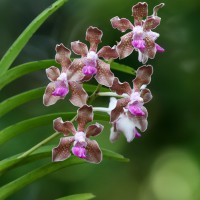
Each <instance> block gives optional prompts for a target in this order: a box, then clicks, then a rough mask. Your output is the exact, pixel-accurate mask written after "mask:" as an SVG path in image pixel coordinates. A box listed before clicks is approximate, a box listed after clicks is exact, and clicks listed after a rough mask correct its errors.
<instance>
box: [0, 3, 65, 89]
mask: <svg viewBox="0 0 200 200" xmlns="http://www.w3.org/2000/svg"><path fill="white" fill-rule="evenodd" d="M66 1H67V0H58V1H56V2H55V3H53V4H52V5H51V6H49V7H48V8H47V9H45V10H44V11H43V12H42V13H41V14H40V15H38V16H37V17H36V18H35V19H34V20H33V21H32V22H31V23H30V24H29V26H28V27H27V28H26V29H25V30H24V31H23V32H22V33H21V35H20V36H19V37H18V38H17V40H16V41H15V42H14V43H13V45H12V46H11V47H10V48H9V49H8V51H7V52H6V53H5V55H4V56H3V58H2V59H1V61H0V70H1V73H2V74H3V73H5V72H6V71H7V70H8V68H9V67H10V65H11V64H12V63H13V61H14V60H15V58H16V57H17V56H18V54H19V53H20V52H21V50H22V49H23V47H24V46H25V45H26V43H27V42H28V41H29V39H30V38H31V36H32V35H33V34H34V33H35V32H36V31H37V29H38V28H39V27H40V26H41V25H42V24H43V23H44V22H45V20H46V19H47V18H48V17H49V16H50V15H52V14H53V13H54V12H55V11H56V10H57V9H58V8H60V7H61V6H62V5H63V4H64V3H65V2H66ZM0 85H1V84H0Z"/></svg>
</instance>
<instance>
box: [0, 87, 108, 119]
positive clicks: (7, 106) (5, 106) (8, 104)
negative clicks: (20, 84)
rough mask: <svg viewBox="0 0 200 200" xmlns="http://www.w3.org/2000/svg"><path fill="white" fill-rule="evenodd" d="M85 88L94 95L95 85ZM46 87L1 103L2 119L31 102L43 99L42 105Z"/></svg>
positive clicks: (103, 90) (0, 113)
mask: <svg viewBox="0 0 200 200" xmlns="http://www.w3.org/2000/svg"><path fill="white" fill-rule="evenodd" d="M84 88H85V90H86V92H88V93H92V92H93V91H94V90H95V89H96V86H95V85H90V84H84ZM44 90H45V87H41V88H36V89H33V90H29V91H27V92H23V93H21V94H18V95H15V96H13V97H10V98H8V99H6V100H4V101H3V102H1V103H0V118H1V117H2V116H4V115H5V114H6V113H8V112H9V111H11V110H13V109H14V108H16V107H18V106H20V105H22V104H25V103H27V102H29V101H32V100H35V99H38V98H41V103H42V96H43V94H44ZM100 91H101V92H108V91H109V89H107V88H104V87H101V90H100Z"/></svg>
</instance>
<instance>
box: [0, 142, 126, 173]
mask: <svg viewBox="0 0 200 200" xmlns="http://www.w3.org/2000/svg"><path fill="white" fill-rule="evenodd" d="M53 147H55V145H47V146H43V147H40V148H39V149H37V150H36V151H34V152H33V153H31V154H29V155H28V156H26V157H25V158H20V156H21V155H23V153H20V154H17V155H14V156H12V157H10V158H6V159H4V160H2V161H0V175H1V174H3V173H5V171H6V170H8V169H10V168H11V167H12V169H14V168H15V167H20V166H23V165H26V164H28V163H31V162H35V161H38V160H41V159H44V158H49V159H50V160H51V150H52V148H53ZM102 151H103V155H104V157H106V158H109V159H111V160H115V161H119V162H128V161H129V159H127V158H125V157H124V156H122V155H120V154H118V153H115V152H113V151H110V150H107V149H102Z"/></svg>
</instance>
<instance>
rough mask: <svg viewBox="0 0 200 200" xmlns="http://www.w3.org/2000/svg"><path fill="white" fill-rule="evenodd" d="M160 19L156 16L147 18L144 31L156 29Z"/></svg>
mask: <svg viewBox="0 0 200 200" xmlns="http://www.w3.org/2000/svg"><path fill="white" fill-rule="evenodd" d="M160 20H161V18H160V17H157V16H150V17H148V18H147V20H146V21H145V22H144V30H146V31H150V30H152V29H154V28H156V27H157V26H158V25H159V24H160Z"/></svg>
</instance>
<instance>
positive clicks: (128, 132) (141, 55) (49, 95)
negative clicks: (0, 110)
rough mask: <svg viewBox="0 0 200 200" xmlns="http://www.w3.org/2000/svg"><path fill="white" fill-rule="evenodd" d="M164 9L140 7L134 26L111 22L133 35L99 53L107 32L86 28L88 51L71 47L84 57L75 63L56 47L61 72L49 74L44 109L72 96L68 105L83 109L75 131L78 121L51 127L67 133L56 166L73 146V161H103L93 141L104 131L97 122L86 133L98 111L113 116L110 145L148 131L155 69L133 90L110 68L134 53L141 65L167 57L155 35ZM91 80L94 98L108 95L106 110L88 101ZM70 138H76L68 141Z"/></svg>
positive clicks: (144, 70)
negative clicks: (94, 83)
mask: <svg viewBox="0 0 200 200" xmlns="http://www.w3.org/2000/svg"><path fill="white" fill-rule="evenodd" d="M163 6H164V4H163V3H161V4H159V5H157V6H155V7H154V9H153V14H152V15H151V16H148V5H147V3H145V2H143V3H141V2H140V3H137V4H136V5H134V6H133V7H132V16H133V17H134V25H133V24H132V23H131V22H130V21H129V20H128V19H126V18H121V19H120V18H119V17H114V18H112V19H111V24H112V27H113V28H116V29H118V30H120V31H121V32H125V31H126V30H128V29H131V32H128V33H126V34H125V35H123V36H122V37H121V41H120V42H118V43H117V45H115V46H113V47H110V46H104V47H102V48H101V49H100V50H99V51H97V48H98V44H99V43H101V38H102V36H103V32H102V31H101V30H100V29H98V28H97V27H92V26H90V27H89V28H88V29H87V31H86V38H85V39H86V41H88V42H89V43H90V47H89V48H88V47H87V45H86V44H84V43H82V42H80V41H75V42H72V43H71V49H72V51H73V52H74V53H75V54H77V55H80V56H81V57H80V58H75V59H74V60H73V61H72V60H71V59H70V56H71V51H70V50H69V49H68V48H66V47H65V46H64V45H63V44H59V45H56V56H55V60H56V62H57V63H59V64H60V65H61V71H60V70H59V69H58V68H57V67H54V66H52V67H50V68H48V69H46V74H47V77H48V79H49V80H50V81H51V82H50V83H49V84H48V86H47V88H46V90H45V93H44V96H43V102H44V105H46V106H50V105H53V104H55V103H56V102H57V101H58V100H59V99H64V98H65V96H66V95H67V94H68V93H69V91H71V97H70V99H69V100H70V102H71V103H72V104H73V105H74V106H77V107H79V109H78V111H77V116H76V118H75V120H76V122H77V124H78V125H77V130H76V129H75V127H74V125H73V123H72V122H73V121H74V120H71V121H66V122H63V121H62V119H61V118H60V117H59V118H57V119H55V120H54V122H53V124H54V129H55V130H56V131H57V132H60V133H63V134H64V137H62V138H61V139H60V143H59V145H58V146H57V147H55V148H53V150H52V154H53V161H54V162H55V161H62V160H65V159H67V158H69V157H70V155H71V153H70V147H71V146H72V149H71V151H72V153H73V154H74V155H75V156H77V157H79V158H81V159H85V160H86V161H88V162H91V163H99V162H101V160H102V152H101V149H100V147H99V145H98V143H97V142H96V141H95V140H90V139H89V138H90V137H93V136H97V135H98V134H99V133H101V132H102V130H103V126H102V125H101V124H98V123H96V124H93V125H89V126H88V127H87V128H85V126H86V124H87V123H89V122H92V121H93V115H94V114H93V112H94V111H101V112H106V113H108V114H109V115H110V123H111V125H112V127H111V134H110V140H111V142H113V141H115V140H117V139H118V138H119V136H120V134H121V133H123V134H124V135H125V137H126V139H127V141H128V142H131V141H132V140H133V139H134V138H137V137H141V134H140V133H139V132H138V130H140V131H141V132H144V131H145V130H146V129H147V125H148V122H147V116H148V112H147V109H146V108H145V107H144V104H145V103H147V102H149V101H150V100H151V99H152V94H151V92H150V90H149V89H147V88H146V86H147V85H148V84H149V83H150V81H151V76H152V73H153V67H152V66H151V65H143V66H141V67H139V68H138V69H137V71H136V77H135V79H134V80H133V87H131V86H130V84H129V83H128V82H124V83H121V82H120V81H119V79H118V78H117V77H115V75H114V74H113V72H111V70H110V63H111V61H113V60H115V59H117V58H119V59H123V58H125V57H127V56H129V55H130V54H131V53H132V52H133V50H135V51H137V52H138V60H139V61H140V62H142V63H143V64H145V63H146V62H147V61H148V58H150V59H153V58H154V57H155V55H156V53H157V52H164V49H163V48H162V47H160V46H159V45H158V44H157V43H156V42H155V41H156V39H157V38H158V37H159V34H158V33H156V32H153V31H152V29H154V28H156V27H157V26H158V25H159V24H160V21H161V18H160V17H158V16H157V12H158V10H159V9H160V8H162V7H163ZM144 18H145V19H144ZM100 58H103V59H104V61H103V60H101V59H100ZM93 76H94V77H95V79H96V81H97V82H98V86H97V89H96V91H95V92H94V93H93V95H96V96H110V97H111V98H110V103H109V106H108V108H102V107H92V106H91V105H89V104H91V102H92V101H91V96H90V97H89V96H88V94H87V92H86V91H85V90H84V88H83V83H85V82H87V81H89V80H90V79H91V78H92V77H93ZM101 85H103V86H106V87H108V88H109V89H110V90H111V92H99V89H98V88H100V86H101ZM93 97H94V96H93ZM116 97H117V98H116ZM70 133H71V134H72V135H73V136H69V134H70Z"/></svg>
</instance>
